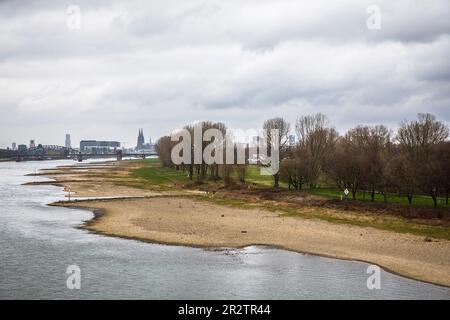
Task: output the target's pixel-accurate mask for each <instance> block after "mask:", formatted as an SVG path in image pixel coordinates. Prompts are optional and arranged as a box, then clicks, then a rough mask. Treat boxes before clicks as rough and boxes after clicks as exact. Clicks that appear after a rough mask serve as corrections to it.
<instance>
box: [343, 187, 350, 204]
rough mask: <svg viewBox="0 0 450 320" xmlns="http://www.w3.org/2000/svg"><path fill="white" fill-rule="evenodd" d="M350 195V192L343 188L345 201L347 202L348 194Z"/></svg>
mask: <svg viewBox="0 0 450 320" xmlns="http://www.w3.org/2000/svg"><path fill="white" fill-rule="evenodd" d="M349 193H350V191H348V189H347V188H345V190H344V194H345V201H347V200H348V194H349Z"/></svg>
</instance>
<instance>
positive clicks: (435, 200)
mask: <svg viewBox="0 0 450 320" xmlns="http://www.w3.org/2000/svg"><path fill="white" fill-rule="evenodd" d="M431 199H433V205H434V207H435V208H437V197H436V196H435V195H432V196H431Z"/></svg>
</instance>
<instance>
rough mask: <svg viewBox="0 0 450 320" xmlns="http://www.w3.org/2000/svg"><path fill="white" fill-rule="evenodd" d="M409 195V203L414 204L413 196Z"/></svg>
mask: <svg viewBox="0 0 450 320" xmlns="http://www.w3.org/2000/svg"><path fill="white" fill-rule="evenodd" d="M407 197H408V203H409V204H410V205H411V204H412V198H413V197H412V196H411V195H407Z"/></svg>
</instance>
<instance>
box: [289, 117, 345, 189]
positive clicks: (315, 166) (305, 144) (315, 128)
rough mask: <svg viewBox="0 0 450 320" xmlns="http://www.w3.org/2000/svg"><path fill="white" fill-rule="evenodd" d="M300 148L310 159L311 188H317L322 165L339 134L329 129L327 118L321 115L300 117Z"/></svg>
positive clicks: (298, 122) (298, 123) (297, 124)
mask: <svg viewBox="0 0 450 320" xmlns="http://www.w3.org/2000/svg"><path fill="white" fill-rule="evenodd" d="M295 130H296V133H297V136H298V139H299V140H298V147H299V148H300V149H301V150H302V153H303V155H304V156H306V157H307V158H308V164H309V169H308V171H309V179H308V180H309V184H310V188H315V187H316V186H317V181H318V179H319V176H320V173H321V171H322V165H323V163H324V161H325V158H326V157H327V154H329V153H330V152H331V151H332V149H333V146H334V145H335V143H336V139H337V137H338V134H337V132H336V131H335V130H334V129H333V128H330V127H329V121H328V119H327V117H326V116H325V115H323V114H321V113H317V114H315V115H308V116H302V117H299V118H298V119H297V121H296V124H295Z"/></svg>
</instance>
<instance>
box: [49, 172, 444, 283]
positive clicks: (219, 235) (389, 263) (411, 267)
mask: <svg viewBox="0 0 450 320" xmlns="http://www.w3.org/2000/svg"><path fill="white" fill-rule="evenodd" d="M64 170H66V171H67V170H68V171H67V175H66V176H64V175H63V174H57V175H53V178H55V177H56V180H59V185H63V186H64V187H66V188H67V186H68V183H65V182H64V181H67V180H71V182H70V184H71V189H72V190H74V191H76V192H77V193H76V194H77V196H79V197H81V196H89V197H92V196H117V197H121V196H145V197H146V198H134V199H133V198H130V199H109V200H89V201H78V202H71V203H67V202H60V203H56V204H53V205H63V206H68V207H78V208H85V209H89V210H96V211H97V213H101V214H98V216H97V217H96V219H93V220H91V221H89V222H87V223H86V224H85V225H84V226H83V228H86V229H88V230H90V231H93V232H98V233H101V234H105V235H111V236H119V237H124V238H133V239H139V240H143V241H149V242H155V243H163V244H173V245H186V246H197V247H213V248H223V247H243V246H248V245H268V246H274V247H279V248H284V249H287V250H292V251H297V252H304V253H311V254H317V255H323V256H329V257H336V258H342V259H350V260H359V261H365V262H369V263H374V264H377V265H380V266H382V267H383V268H385V269H387V270H389V271H391V272H394V273H398V274H400V275H403V276H407V277H410V278H414V279H418V280H422V281H427V282H431V283H435V284H440V285H445V286H450V241H448V240H444V239H432V240H429V241H425V239H424V237H422V236H418V235H413V234H406V233H396V232H391V231H385V230H379V229H375V228H370V227H359V226H354V225H348V224H336V223H330V222H327V221H323V220H319V219H305V218H302V217H292V216H286V215H283V213H282V212H273V211H269V210H264V209H261V208H255V209H240V208H234V207H230V206H224V205H219V204H214V203H210V202H207V201H204V200H201V199H197V198H192V197H189V192H185V193H184V194H183V193H179V194H177V196H175V194H176V193H171V192H155V191H149V190H140V189H135V188H131V187H124V186H116V185H115V184H114V183H112V182H111V181H110V180H108V179H107V178H103V180H102V179H100V178H98V179H97V180H96V183H95V184H96V185H97V186H96V187H93V186H92V182H91V183H88V182H87V181H83V179H82V178H81V177H82V175H81V176H80V175H78V174H74V173H73V172H71V170H72V169H62V171H64ZM93 170H94V171H95V170H98V169H93ZM99 170H102V169H99ZM104 170H106V169H104ZM48 173H50V174H49V175H50V176H51V172H48ZM59 173H61V171H60V172H59ZM77 179H79V180H80V181H78V182H76V180H77ZM81 189H82V190H84V191H81ZM86 190H90V191H86Z"/></svg>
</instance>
